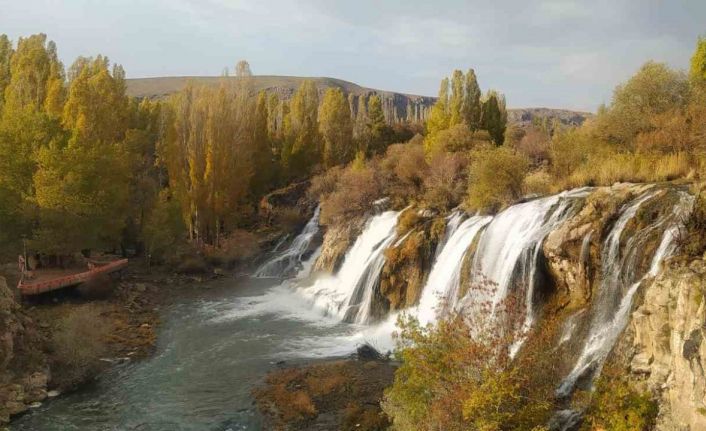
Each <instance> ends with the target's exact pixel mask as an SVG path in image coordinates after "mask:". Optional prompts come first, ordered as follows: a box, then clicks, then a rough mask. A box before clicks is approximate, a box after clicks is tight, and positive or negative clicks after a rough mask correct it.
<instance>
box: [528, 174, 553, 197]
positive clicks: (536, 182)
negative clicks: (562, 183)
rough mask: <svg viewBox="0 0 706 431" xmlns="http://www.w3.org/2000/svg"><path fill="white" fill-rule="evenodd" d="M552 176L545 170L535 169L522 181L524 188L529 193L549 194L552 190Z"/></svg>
mask: <svg viewBox="0 0 706 431" xmlns="http://www.w3.org/2000/svg"><path fill="white" fill-rule="evenodd" d="M552 185H553V181H552V177H551V175H549V173H548V172H547V171H545V170H539V171H534V172H532V173H531V174H529V175H527V176H526V177H525V179H524V180H523V182H522V189H523V190H524V192H525V194H528V195H533V194H537V195H547V194H550V193H551V192H552Z"/></svg>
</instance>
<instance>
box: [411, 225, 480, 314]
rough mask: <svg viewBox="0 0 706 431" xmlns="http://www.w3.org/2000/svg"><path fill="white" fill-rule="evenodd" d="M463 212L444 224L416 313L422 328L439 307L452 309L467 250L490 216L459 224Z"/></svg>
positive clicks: (454, 304) (456, 298) (456, 296)
mask: <svg viewBox="0 0 706 431" xmlns="http://www.w3.org/2000/svg"><path fill="white" fill-rule="evenodd" d="M461 220H462V213H454V214H452V215H451V216H450V217H449V218H448V220H447V224H446V234H445V237H446V239H445V241H444V242H443V244H442V245H441V246H440V249H441V251H439V252H438V255H437V258H436V260H435V262H434V265H433V266H432V269H431V272H430V273H429V278H428V279H427V282H426V284H425V286H424V289H423V290H422V297H421V298H420V300H419V306H418V307H417V309H416V310H415V314H416V315H417V318H418V319H419V322H420V323H421V324H422V325H426V324H427V323H432V322H434V321H435V320H436V316H437V312H439V311H441V310H439V306H440V305H443V306H446V307H448V309H453V307H455V306H456V301H457V300H458V292H459V285H460V278H461V267H462V266H463V260H464V256H465V255H466V252H467V251H468V248H469V247H470V245H471V244H472V243H473V240H474V239H475V237H476V235H478V232H480V230H481V229H482V228H483V227H484V226H486V225H487V224H488V223H489V222H490V220H491V217H481V216H474V217H470V218H468V219H466V220H465V221H463V222H462V223H461V222H460V221H461Z"/></svg>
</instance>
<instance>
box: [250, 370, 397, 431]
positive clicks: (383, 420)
mask: <svg viewBox="0 0 706 431" xmlns="http://www.w3.org/2000/svg"><path fill="white" fill-rule="evenodd" d="M395 369H396V365H395V364H394V363H392V362H390V361H387V360H368V361H366V360H357V359H338V360H331V361H324V362H317V363H312V364H307V365H302V366H296V367H291V368H283V369H280V370H275V371H272V372H271V373H270V374H268V376H267V377H266V378H265V382H264V384H263V386H262V387H260V388H257V389H255V390H254V391H253V392H254V396H255V399H256V402H257V405H258V408H259V409H260V411H261V412H262V413H263V415H264V416H265V418H266V422H267V424H268V429H274V430H296V431H303V430H306V431H323V430H341V431H348V430H363V431H377V430H385V429H387V428H388V427H389V425H390V424H389V422H388V420H387V417H386V416H385V415H384V413H383V412H382V410H381V408H380V401H381V400H382V397H383V391H384V389H385V388H386V387H387V386H389V385H390V384H392V380H393V377H394V373H395Z"/></svg>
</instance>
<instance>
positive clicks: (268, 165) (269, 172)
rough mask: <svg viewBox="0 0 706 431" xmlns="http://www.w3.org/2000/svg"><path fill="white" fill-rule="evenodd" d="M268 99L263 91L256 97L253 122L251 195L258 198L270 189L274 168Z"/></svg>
mask: <svg viewBox="0 0 706 431" xmlns="http://www.w3.org/2000/svg"><path fill="white" fill-rule="evenodd" d="M268 131H269V119H268V98H267V94H266V93H265V92H264V91H261V92H260V93H259V94H258V96H257V103H256V105H255V115H254V121H253V132H252V133H253V137H252V165H253V166H252V168H253V179H252V186H251V191H250V192H251V194H252V195H253V197H255V198H259V197H260V195H261V194H262V193H264V192H265V191H266V190H267V189H268V188H269V187H271V183H272V179H273V173H274V169H273V168H274V166H273V164H272V145H271V144H270V137H269V132H268Z"/></svg>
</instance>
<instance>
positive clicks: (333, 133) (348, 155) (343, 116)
mask: <svg viewBox="0 0 706 431" xmlns="http://www.w3.org/2000/svg"><path fill="white" fill-rule="evenodd" d="M319 130H320V131H321V136H322V138H323V141H324V149H323V161H324V166H325V167H326V168H330V167H332V166H335V165H339V164H342V163H347V162H348V161H350V160H351V159H352V158H353V154H354V153H355V151H354V150H355V149H354V148H353V123H352V120H351V111H350V106H349V104H348V101H347V100H346V97H345V96H344V95H343V91H341V90H340V89H338V88H329V89H328V90H327V91H326V94H325V95H324V101H323V103H322V104H321V110H320V111H319Z"/></svg>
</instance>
